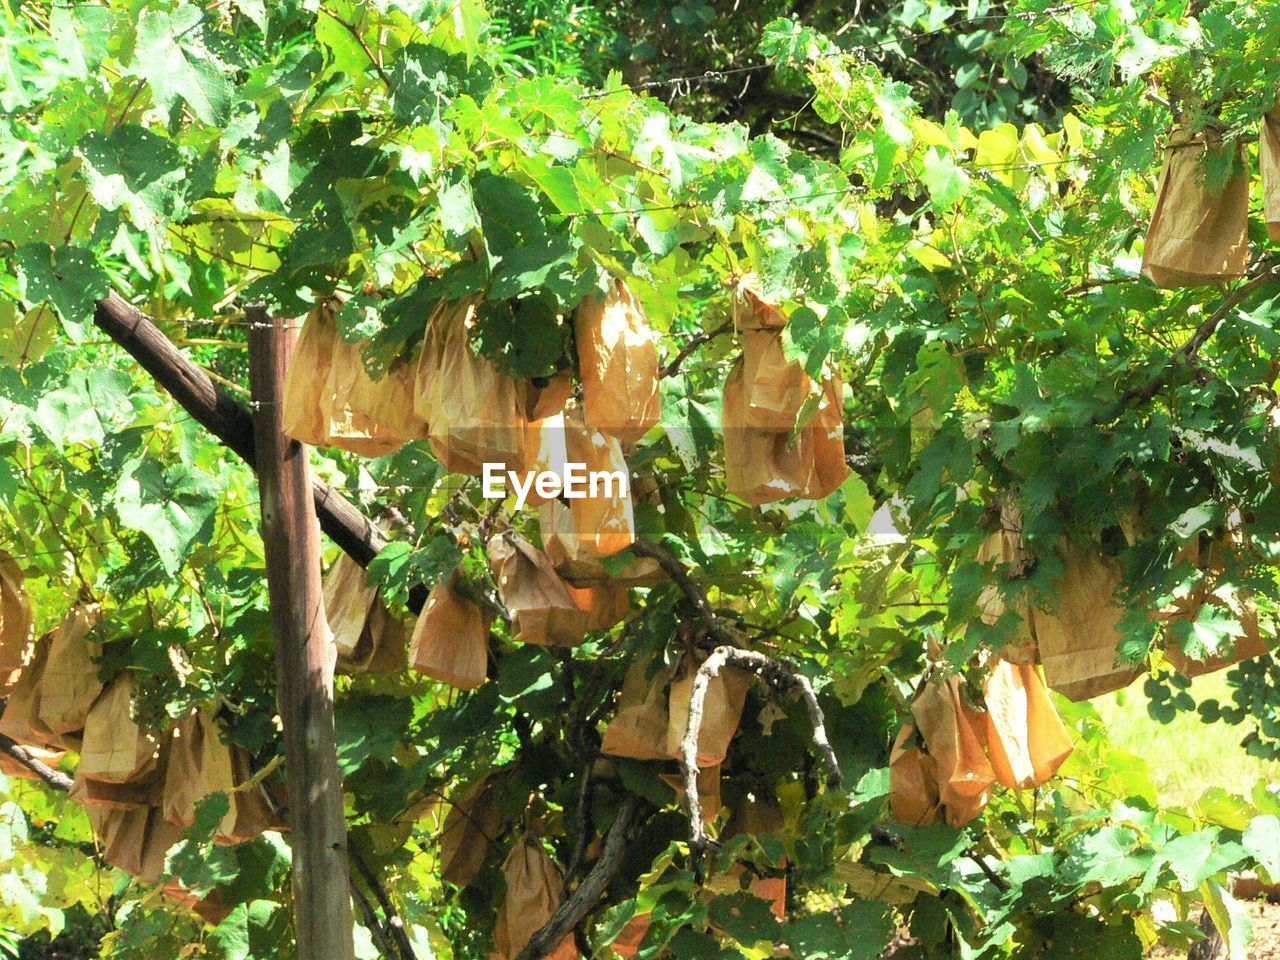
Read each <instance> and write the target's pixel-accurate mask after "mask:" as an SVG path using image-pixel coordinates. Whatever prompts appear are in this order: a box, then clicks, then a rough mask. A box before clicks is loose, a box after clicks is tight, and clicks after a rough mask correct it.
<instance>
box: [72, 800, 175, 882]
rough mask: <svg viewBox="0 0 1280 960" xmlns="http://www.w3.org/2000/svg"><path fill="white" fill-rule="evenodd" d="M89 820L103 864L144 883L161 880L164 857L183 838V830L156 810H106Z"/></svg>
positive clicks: (143, 808) (142, 808)
mask: <svg viewBox="0 0 1280 960" xmlns="http://www.w3.org/2000/svg"><path fill="white" fill-rule="evenodd" d="M90 819H91V820H92V821H94V830H95V832H96V833H97V835H98V839H99V841H100V842H101V843H102V859H103V861H104V862H106V863H109V864H111V866H113V867H117V868H119V869H121V870H123V871H124V872H125V873H128V874H131V875H132V876H135V877H137V878H138V879H139V880H142V881H143V882H144V883H155V882H156V881H158V880H159V879H160V876H161V875H162V874H163V873H164V860H165V855H166V854H167V853H168V852H169V848H170V847H172V846H173V845H174V844H175V843H177V842H178V841H179V840H181V839H182V830H181V829H179V828H178V827H175V826H173V825H172V824H170V823H166V822H165V820H164V818H163V817H162V816H161V815H160V811H159V810H158V809H155V808H149V807H141V808H139V809H137V810H107V811H103V812H101V813H98V814H96V815H91V817H90Z"/></svg>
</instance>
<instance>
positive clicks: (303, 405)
mask: <svg viewBox="0 0 1280 960" xmlns="http://www.w3.org/2000/svg"><path fill="white" fill-rule="evenodd" d="M337 302H338V301H337V300H336V299H334V298H332V297H329V298H326V299H323V300H321V301H320V302H319V303H317V304H316V305H315V306H314V307H312V308H311V312H310V313H309V314H307V318H306V319H305V320H304V321H303V322H302V332H301V333H299V334H298V341H297V343H295V344H294V347H293V353H292V354H291V355H290V357H289V371H288V373H287V374H286V375H285V381H284V410H283V413H282V416H283V418H284V432H285V433H287V434H288V435H289V436H291V437H293V439H295V440H299V441H301V442H302V443H310V444H314V445H316V446H328V443H329V418H328V414H327V412H326V409H327V405H326V404H325V402H324V397H325V391H326V388H327V384H328V380H329V368H330V366H331V365H332V360H333V348H334V344H335V341H336V340H337V339H338V328H337V325H336V323H335V322H334V319H333V318H334V312H335V310H336V309H337Z"/></svg>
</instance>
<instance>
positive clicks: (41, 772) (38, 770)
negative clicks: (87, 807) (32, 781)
mask: <svg viewBox="0 0 1280 960" xmlns="http://www.w3.org/2000/svg"><path fill="white" fill-rule="evenodd" d="M0 750H2V751H4V752H5V753H6V754H8V755H9V756H10V757H12V758H13V759H14V760H17V761H18V763H20V764H22V765H23V766H24V767H26V768H27V769H28V770H30V771H31V772H32V773H34V774H35V775H36V776H37V777H39V778H40V779H41V780H43V781H44V782H45V783H47V784H48V785H49V786H51V787H53V788H54V789H55V790H61V791H62V792H64V793H66V792H67V791H68V790H70V789H71V784H72V782H73V781H72V779H71V778H70V777H68V776H67V775H66V774H65V773H63V772H62V771H61V770H55V769H53V767H51V766H49V765H48V764H47V763H45V762H44V761H43V760H40V759H39V758H38V757H34V756H32V755H31V754H30V753H28V752H27V750H26V748H25V747H23V746H22V744H20V743H18V741H16V740H13V739H11V738H9V737H6V736H5V735H4V734H2V733H0Z"/></svg>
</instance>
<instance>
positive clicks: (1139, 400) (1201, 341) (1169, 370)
mask: <svg viewBox="0 0 1280 960" xmlns="http://www.w3.org/2000/svg"><path fill="white" fill-rule="evenodd" d="M1277 279H1280V263H1274V264H1272V265H1271V266H1269V267H1267V268H1266V269H1265V270H1263V272H1262V273H1260V274H1258V275H1257V276H1256V277H1254V278H1253V279H1251V280H1250V281H1249V282H1248V283H1245V284H1243V285H1241V286H1239V287H1236V288H1235V290H1233V291H1231V293H1230V295H1228V297H1227V298H1226V299H1225V300H1223V301H1222V304H1221V305H1220V306H1219V307H1218V309H1217V310H1215V311H1213V313H1211V314H1210V315H1209V316H1208V317H1206V318H1205V319H1204V321H1203V322H1202V323H1201V324H1200V326H1198V327H1196V330H1195V333H1193V334H1192V335H1191V337H1190V338H1189V339H1188V340H1187V341H1186V342H1185V343H1184V344H1183V345H1182V346H1180V347H1179V348H1178V349H1177V350H1175V351H1174V352H1173V356H1171V357H1170V358H1169V360H1168V361H1167V362H1166V363H1165V365H1164V367H1163V368H1162V369H1161V371H1160V372H1159V373H1158V374H1156V375H1155V376H1154V377H1152V378H1151V379H1150V380H1148V381H1147V382H1146V383H1144V384H1143V385H1142V386H1140V387H1133V388H1131V389H1129V390H1126V391H1125V392H1124V393H1122V394H1121V395H1120V399H1119V400H1118V401H1116V405H1115V407H1113V408H1112V409H1111V410H1110V411H1108V412H1107V413H1106V414H1099V415H1098V416H1095V417H1094V418H1093V421H1092V422H1093V425H1094V426H1101V425H1102V424H1104V423H1110V422H1111V421H1113V420H1115V419H1116V418H1117V417H1118V416H1120V414H1121V413H1123V412H1124V411H1125V410H1127V409H1128V408H1129V407H1134V406H1141V405H1142V404H1144V403H1146V402H1147V401H1148V400H1150V399H1151V398H1152V397H1154V396H1155V395H1156V394H1157V393H1159V392H1160V391H1161V390H1162V389H1163V388H1164V387H1165V385H1166V384H1168V382H1169V381H1170V380H1171V379H1172V378H1173V375H1174V374H1175V373H1176V372H1177V371H1178V370H1179V368H1181V367H1182V366H1183V365H1184V364H1186V363H1189V362H1193V361H1194V360H1195V359H1196V356H1197V355H1198V354H1199V353H1200V348H1201V347H1203V346H1204V345H1205V344H1206V343H1208V341H1209V338H1210V337H1212V336H1213V335H1214V333H1215V332H1216V331H1217V329H1218V327H1219V325H1221V323H1222V321H1223V320H1225V319H1226V318H1227V317H1228V316H1229V315H1230V314H1231V312H1232V311H1233V310H1235V308H1236V307H1238V306H1239V305H1240V304H1241V303H1243V302H1244V301H1245V300H1247V299H1248V298H1249V297H1250V296H1251V295H1252V294H1254V293H1255V292H1256V291H1258V290H1259V289H1261V288H1262V287H1264V286H1266V285H1267V284H1268V283H1272V282H1274V281H1276V280H1277Z"/></svg>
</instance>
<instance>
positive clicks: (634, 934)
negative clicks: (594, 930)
mask: <svg viewBox="0 0 1280 960" xmlns="http://www.w3.org/2000/svg"><path fill="white" fill-rule="evenodd" d="M652 917H653V914H652V913H637V914H636V915H635V916H634V917H632V918H631V919H630V920H628V921H627V925H626V926H625V927H623V928H622V932H621V933H619V934H618V935H617V936H616V937H614V940H613V943H611V944H609V949H610V950H612V951H613V952H614V954H616V955H617V956H619V957H621V958H622V960H631V958H632V957H634V956H635V955H636V954H637V953H639V952H640V943H641V941H643V940H644V935H645V934H646V933H648V932H649V927H650V926H651V925H652V921H651V918H652Z"/></svg>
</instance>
